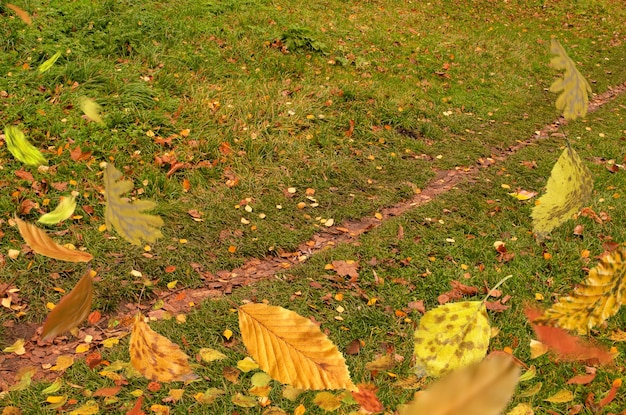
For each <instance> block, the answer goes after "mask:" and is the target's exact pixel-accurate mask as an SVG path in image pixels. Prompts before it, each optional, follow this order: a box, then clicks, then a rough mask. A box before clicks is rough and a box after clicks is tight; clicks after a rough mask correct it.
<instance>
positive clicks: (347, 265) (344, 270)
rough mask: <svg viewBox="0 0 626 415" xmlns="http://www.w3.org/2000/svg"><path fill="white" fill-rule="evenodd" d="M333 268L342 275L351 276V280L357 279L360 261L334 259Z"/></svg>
mask: <svg viewBox="0 0 626 415" xmlns="http://www.w3.org/2000/svg"><path fill="white" fill-rule="evenodd" d="M332 264H333V269H334V270H335V272H336V273H337V275H339V276H340V277H350V278H351V280H354V281H356V279H357V278H359V272H358V271H357V269H358V268H359V263H358V262H355V261H351V260H348V261H333V262H332Z"/></svg>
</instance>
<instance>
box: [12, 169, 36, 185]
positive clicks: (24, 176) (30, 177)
mask: <svg viewBox="0 0 626 415" xmlns="http://www.w3.org/2000/svg"><path fill="white" fill-rule="evenodd" d="M13 173H14V174H15V175H16V176H17V177H19V178H20V179H22V180H26V181H27V182H28V183H33V182H34V181H35V178H34V177H33V175H32V174H31V173H30V172H27V171H25V170H22V169H20V170H15V171H14V172H13Z"/></svg>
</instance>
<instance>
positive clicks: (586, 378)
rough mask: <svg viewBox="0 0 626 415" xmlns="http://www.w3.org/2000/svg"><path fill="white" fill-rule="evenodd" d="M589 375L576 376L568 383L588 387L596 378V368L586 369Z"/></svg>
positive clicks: (589, 367) (588, 367)
mask: <svg viewBox="0 0 626 415" xmlns="http://www.w3.org/2000/svg"><path fill="white" fill-rule="evenodd" d="M585 371H586V372H587V374H585V375H576V376H573V377H571V378H570V379H569V380H568V381H567V384H568V385H586V384H588V383H591V382H592V381H593V380H594V379H595V378H596V368H595V367H592V366H587V367H585Z"/></svg>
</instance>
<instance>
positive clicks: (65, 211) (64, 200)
mask: <svg viewBox="0 0 626 415" xmlns="http://www.w3.org/2000/svg"><path fill="white" fill-rule="evenodd" d="M75 209H76V197H75V196H73V195H70V196H61V197H60V198H59V204H58V205H57V207H56V208H55V209H54V210H53V211H52V212H48V213H46V214H45V215H43V216H41V217H40V218H39V220H37V222H39V223H43V224H45V225H55V224H57V223H59V222H62V221H64V220H65V219H67V218H69V217H70V216H72V214H73V213H74V210H75Z"/></svg>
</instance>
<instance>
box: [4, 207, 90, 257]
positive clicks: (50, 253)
mask: <svg viewBox="0 0 626 415" xmlns="http://www.w3.org/2000/svg"><path fill="white" fill-rule="evenodd" d="M13 220H15V223H17V228H18V229H19V231H20V234H21V235H22V238H24V241H26V243H27V244H28V246H30V247H31V248H32V250H33V251H35V252H36V253H38V254H40V255H44V256H47V257H50V258H54V259H59V260H61V261H69V262H89V261H91V260H92V259H93V256H92V255H91V254H90V253H89V252H82V251H75V250H72V249H68V248H66V247H64V246H61V245H59V244H57V243H56V242H54V241H53V240H52V238H50V237H49V236H48V234H46V232H45V231H43V230H41V229H39V228H38V227H36V226H35V225H32V224H30V223H27V222H24V221H23V220H21V219H20V218H18V217H14V218H13Z"/></svg>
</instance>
